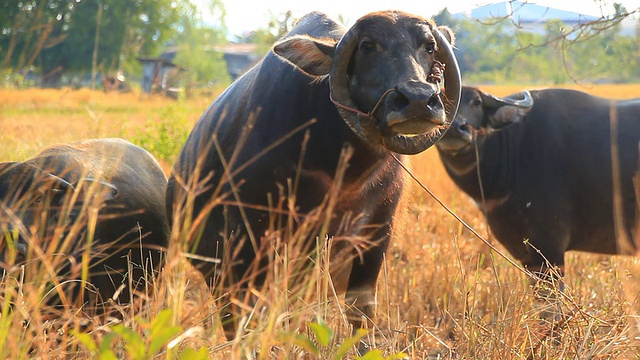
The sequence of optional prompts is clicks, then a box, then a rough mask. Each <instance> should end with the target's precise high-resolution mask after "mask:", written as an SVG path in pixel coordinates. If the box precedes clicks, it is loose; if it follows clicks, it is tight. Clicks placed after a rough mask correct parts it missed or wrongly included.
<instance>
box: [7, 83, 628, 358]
mask: <svg viewBox="0 0 640 360" xmlns="http://www.w3.org/2000/svg"><path fill="white" fill-rule="evenodd" d="M480 87H481V88H482V89H483V90H486V91H488V92H491V93H494V94H496V95H507V94H509V93H511V92H515V91H520V90H522V89H523V88H525V87H524V86H520V87H518V86H509V87H500V86H480ZM571 87H573V88H578V89H580V90H582V91H586V92H589V93H592V94H596V95H601V96H607V97H610V98H617V99H622V98H633V97H638V98H640V85H620V86H613V85H608V86H602V85H594V86H586V85H573V86H571ZM538 88H539V87H538ZM212 98H213V95H205V96H198V97H195V98H192V99H189V100H186V101H184V102H183V103H176V102H174V101H172V100H168V99H165V98H162V97H144V96H140V95H139V94H135V93H131V94H104V93H102V92H97V91H95V92H94V91H88V90H80V91H72V90H24V91H16V90H0V143H2V145H3V146H2V148H1V149H0V161H10V160H14V161H15V160H22V159H25V158H27V157H28V156H31V155H33V154H35V153H36V152H37V151H39V150H40V149H41V148H42V147H44V146H46V145H49V144H53V143H58V142H69V141H74V140H80V139H84V138H91V137H112V136H117V137H123V138H126V139H130V140H132V139H136V138H139V137H140V136H141V135H140V134H141V133H144V132H145V131H147V130H148V129H149V128H152V127H153V126H154V124H159V123H162V122H167V121H169V122H171V121H173V120H172V119H171V117H172V116H180V117H182V118H183V119H182V120H183V121H184V123H185V124H186V125H185V126H187V127H188V126H191V125H193V123H194V122H195V121H196V120H197V118H198V117H199V115H200V113H202V112H203V111H204V109H205V108H206V107H207V105H208V104H209V102H210V101H211V99H212ZM176 109H177V110H176ZM176 114H177V115H176ZM163 165H165V169H166V170H167V171H169V170H170V163H169V162H168V161H165V162H164V164H163ZM412 169H413V172H414V173H415V174H416V176H417V178H418V179H420V181H422V182H423V183H424V184H425V185H426V186H427V187H428V188H429V189H430V190H431V191H433V193H435V194H436V195H437V196H438V197H439V198H440V199H441V200H442V201H443V202H444V203H445V204H446V205H447V206H449V207H450V208H451V209H452V210H453V211H454V212H455V213H456V214H458V215H459V216H460V217H461V218H462V219H464V220H465V221H466V222H467V223H468V224H470V225H471V226H472V227H473V228H475V229H476V230H477V231H478V232H479V233H480V234H481V235H482V236H483V237H484V238H486V239H488V241H489V242H492V243H493V244H494V245H495V246H496V247H497V249H498V250H499V251H498V252H495V251H491V250H490V249H489V247H488V246H487V245H486V244H485V243H483V242H482V241H481V240H480V239H478V238H477V237H475V236H474V235H473V234H472V233H471V232H469V231H468V230H466V229H465V228H464V227H463V225H462V224H461V223H460V222H459V221H457V220H456V219H455V218H454V217H453V216H451V215H450V214H449V213H448V212H447V211H446V210H444V209H443V208H442V206H440V205H439V204H438V203H437V202H436V201H434V199H433V198H432V197H431V196H430V195H429V194H427V193H426V192H425V191H424V190H422V189H421V188H420V187H419V186H418V185H417V184H415V183H413V184H412V185H411V187H410V189H409V190H408V191H407V192H406V196H405V198H404V211H403V212H402V213H401V214H399V219H400V221H399V225H398V226H397V227H396V228H395V230H394V240H393V244H392V246H391V248H390V250H389V252H388V253H387V259H386V263H385V265H384V268H383V271H382V273H381V276H380V279H379V282H378V295H377V303H378V308H377V313H378V318H377V319H376V326H375V327H374V328H373V329H371V331H370V332H369V334H368V335H367V336H368V341H369V343H371V344H373V346H374V348H375V349H378V350H379V351H380V353H378V354H377V355H379V356H378V357H374V356H371V357H369V359H383V358H384V356H390V358H391V356H392V355H394V354H395V355H399V354H400V353H404V355H405V356H406V357H407V358H412V359H633V358H636V359H637V358H640V331H639V328H638V326H639V325H640V322H639V321H638V315H639V314H640V299H638V295H639V294H640V292H639V289H640V264H639V263H638V261H637V260H636V259H635V258H631V257H609V256H600V255H590V254H578V253H570V254H568V257H567V266H566V272H567V277H566V287H567V289H566V293H565V296H563V297H562V308H563V313H564V316H563V317H562V319H561V320H559V321H557V322H554V323H551V322H548V321H545V320H541V319H539V318H538V317H537V311H536V309H539V304H536V303H534V301H533V299H532V297H531V289H530V288H529V286H528V281H527V276H526V275H525V274H524V273H523V272H522V271H521V269H519V268H518V267H517V266H514V265H513V264H511V263H510V262H509V261H507V260H506V259H505V257H506V258H509V255H508V254H507V253H506V252H504V251H503V250H502V248H501V247H500V246H499V244H497V242H495V241H492V240H491V234H490V233H489V231H488V229H487V226H486V225H485V223H484V221H483V218H482V215H481V214H480V213H479V211H477V209H476V208H475V205H474V204H473V203H472V202H471V200H470V199H469V198H467V197H466V196H465V195H464V194H463V193H461V192H460V191H459V190H458V189H457V188H456V187H455V185H453V183H452V182H451V181H450V180H449V178H448V177H447V175H446V173H445V172H444V169H443V167H442V165H441V164H440V161H439V159H438V155H437V153H436V151H435V149H430V150H428V151H426V152H425V153H423V154H420V155H417V156H414V157H413V159H412ZM278 255H282V254H281V253H278ZM277 258H278V261H275V262H274V263H275V265H274V269H272V270H273V273H274V274H276V275H278V276H276V278H277V280H275V282H274V284H273V285H272V286H270V287H269V289H268V290H266V292H265V293H262V294H260V296H261V298H262V300H263V301H264V302H265V303H266V304H269V306H268V307H266V308H263V309H262V311H261V312H259V313H256V314H254V316H253V318H252V319H251V322H250V326H249V327H248V329H247V330H246V332H245V334H244V335H245V336H244V338H243V340H242V341H236V342H226V340H225V339H224V337H223V335H222V332H221V331H220V326H219V321H218V320H217V319H216V316H215V315H216V309H215V308H214V307H213V306H212V299H211V296H209V295H208V292H207V291H206V288H204V287H203V284H202V283H201V282H199V278H198V277H197V276H196V275H194V272H193V270H192V269H190V268H189V265H188V264H187V262H186V261H184V257H183V255H182V254H181V253H180V248H179V246H177V245H175V244H172V246H171V247H170V249H169V252H168V261H167V264H166V267H165V272H164V274H163V275H162V276H160V277H159V278H158V279H156V281H155V282H154V283H155V288H154V290H153V293H154V296H153V297H152V298H151V299H149V300H148V301H146V302H144V303H143V305H142V309H141V310H137V311H134V310H133V308H128V307H123V308H122V313H123V314H124V316H123V319H122V320H116V319H109V320H108V321H107V322H106V323H99V322H98V321H97V320H91V321H89V323H87V321H86V319H85V318H84V317H83V315H82V314H81V313H74V312H70V311H68V312H66V313H64V314H62V315H61V316H59V317H57V318H54V319H52V318H49V317H46V316H44V314H42V312H43V311H42V310H43V309H42V308H41V306H39V305H38V299H37V296H33V295H32V294H29V291H30V289H32V287H31V286H28V285H30V284H22V283H20V278H17V279H16V278H10V277H6V276H5V277H4V278H3V279H2V281H1V282H0V286H1V288H0V296H2V299H3V301H2V303H1V304H0V358H33V357H37V358H43V359H44V358H69V357H72V358H97V357H98V356H100V355H101V354H102V355H103V356H104V357H105V358H108V355H109V354H110V353H109V352H110V351H111V353H114V354H116V355H118V357H120V358H131V359H133V358H139V359H145V358H151V357H157V358H172V359H173V358H180V356H182V358H185V359H186V358H194V359H195V358H207V357H208V358H214V359H229V358H243V357H253V356H257V357H259V358H265V359H268V358H277V359H294V358H308V359H313V358H322V359H325V358H333V357H334V356H336V354H338V351H339V345H340V344H343V343H348V342H349V340H350V339H349V338H350V330H348V328H347V326H346V325H345V322H344V319H343V318H342V317H341V316H340V314H341V312H342V311H343V310H344V304H340V302H339V301H334V300H335V296H333V295H332V292H331V290H330V286H328V284H327V281H326V277H325V276H323V275H322V274H324V273H325V272H324V270H325V269H324V268H323V267H322V264H318V265H317V266H316V267H315V268H314V270H313V271H314V274H313V275H315V276H312V280H309V281H305V286H300V285H299V284H298V283H295V282H294V281H289V280H291V276H292V275H291V273H290V269H291V268H292V267H291V263H290V262H291V258H290V257H289V256H282V257H281V258H279V257H277ZM16 289H17V290H16ZM10 301H11V303H13V305H12V307H10V306H9V302H10ZM162 309H170V310H171V311H170V312H169V313H167V312H163V313H161V310H162ZM159 313H160V314H162V315H161V316H160V317H158V314H159ZM154 319H155V320H156V322H155V323H154ZM158 319H161V320H162V321H160V320H158ZM118 322H121V323H122V324H123V325H124V328H125V330H123V329H122V327H118V325H115V324H116V323H118ZM315 322H323V323H326V324H327V328H329V329H332V330H333V331H334V332H335V336H334V337H333V338H332V339H331V340H330V341H329V345H327V346H322V345H319V342H322V341H321V340H320V337H321V336H317V335H318V334H317V333H316V332H314V331H313V330H312V328H313V325H309V323H315ZM168 329H172V331H173V330H175V331H174V332H171V331H169V330H168ZM163 331H164V332H163ZM83 334H87V335H83ZM165 335H166V336H165ZM121 339H126V341H122V340H121ZM308 340H312V341H313V342H314V343H315V345H317V352H316V350H313V349H311V348H306V349H307V350H303V349H305V347H304V346H303V345H304V344H307V343H308ZM158 344H159V345H158ZM100 345H103V347H101V346H100ZM158 349H159V350H158ZM197 349H201V352H199V353H196V352H195V350H197ZM309 349H311V350H309ZM145 351H146V353H145ZM314 352H316V353H315V354H314ZM136 354H138V355H136ZM198 356H200V357H198ZM347 357H348V358H353V357H355V355H354V352H353V350H351V351H350V352H349V355H348V356H347Z"/></svg>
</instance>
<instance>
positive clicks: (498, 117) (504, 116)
mask: <svg viewBox="0 0 640 360" xmlns="http://www.w3.org/2000/svg"><path fill="white" fill-rule="evenodd" d="M529 110H531V108H522V107H517V106H503V107H501V108H499V109H498V110H497V111H496V112H495V114H493V115H492V116H490V117H489V122H490V124H491V127H492V128H494V129H500V128H503V127H505V126H507V125H509V124H513V123H517V122H519V121H520V120H522V119H523V118H524V117H525V116H526V115H527V113H528V112H529Z"/></svg>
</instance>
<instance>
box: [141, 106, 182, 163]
mask: <svg viewBox="0 0 640 360" xmlns="http://www.w3.org/2000/svg"><path fill="white" fill-rule="evenodd" d="M189 129H190V128H189V126H188V124H187V109H186V106H185V104H184V102H183V101H179V102H177V103H175V104H171V105H169V106H168V107H167V108H166V109H165V111H164V112H163V113H162V115H161V117H160V121H159V122H157V121H147V122H146V126H145V129H144V130H138V131H137V134H136V135H135V136H134V138H133V140H132V142H133V143H135V144H137V145H139V146H141V147H143V148H145V149H147V150H148V151H149V152H151V153H152V154H153V155H154V156H155V157H157V158H158V159H162V160H165V161H168V162H171V163H172V162H173V161H174V160H175V158H176V156H177V155H178V152H179V151H180V148H181V147H182V144H184V143H185V141H186V140H187V137H188V136H189Z"/></svg>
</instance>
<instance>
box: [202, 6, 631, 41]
mask: <svg viewBox="0 0 640 360" xmlns="http://www.w3.org/2000/svg"><path fill="white" fill-rule="evenodd" d="M614 1H615V2H619V3H622V4H623V5H625V7H626V8H627V10H631V9H636V8H638V7H640V1H639V0H528V2H530V3H537V4H539V5H544V6H552V7H556V8H559V9H564V10H570V11H576V12H580V13H583V14H587V15H595V16H600V15H601V14H602V11H601V7H603V8H604V10H605V12H606V11H610V10H611V9H612V8H613V6H612V4H613V2H614ZM193 2H195V3H199V2H200V3H204V2H206V0H194V1H193ZM222 2H223V4H224V6H225V9H226V11H227V16H226V23H227V28H228V29H229V32H230V35H232V36H234V35H236V36H240V35H242V34H243V33H245V32H247V31H251V30H254V29H257V28H261V27H265V26H266V25H267V24H268V23H269V20H270V19H271V14H273V15H275V16H277V15H280V14H283V13H285V12H286V11H287V10H291V11H292V13H293V16H294V17H300V16H302V15H304V14H306V13H308V12H311V11H314V10H319V11H322V12H325V13H327V14H328V15H329V16H331V17H333V18H337V17H338V15H342V16H343V18H344V20H345V22H346V25H351V24H352V23H353V22H355V20H357V19H358V18H360V17H361V16H363V15H365V14H367V13H369V12H372V11H378V10H388V9H396V10H403V11H407V12H410V13H414V14H417V15H421V16H424V17H431V16H432V15H434V14H436V13H438V12H439V11H440V10H442V9H443V8H445V7H447V8H448V9H449V12H451V13H457V12H462V11H465V10H469V9H472V8H474V7H477V6H480V5H486V4H488V3H492V2H497V1H496V0H493V1H491V0H435V1H434V0H364V1H363V0H222Z"/></svg>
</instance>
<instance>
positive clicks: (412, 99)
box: [274, 11, 460, 154]
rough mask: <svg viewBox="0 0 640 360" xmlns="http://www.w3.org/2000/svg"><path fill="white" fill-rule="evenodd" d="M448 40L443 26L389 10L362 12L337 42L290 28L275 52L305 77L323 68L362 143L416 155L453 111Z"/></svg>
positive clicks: (456, 76)
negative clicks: (363, 13)
mask: <svg viewBox="0 0 640 360" xmlns="http://www.w3.org/2000/svg"><path fill="white" fill-rule="evenodd" d="M452 42H453V34H452V33H451V32H450V30H449V29H448V28H440V29H438V28H436V26H435V24H434V23H433V22H431V21H429V20H426V19H423V18H420V17H416V16H414V15H410V14H406V13H402V12H396V11H390V12H380V13H373V14H370V15H367V16H365V17H363V18H361V19H360V20H358V21H357V22H356V24H355V25H353V27H351V28H350V29H349V30H348V31H347V32H346V33H345V35H344V36H343V37H342V38H341V39H340V40H339V42H336V40H333V39H327V38H312V37H310V36H305V35H296V36H292V37H289V38H286V39H284V40H282V41H281V42H279V43H278V44H276V45H275V46H274V52H275V53H276V54H277V55H279V56H281V57H282V58H284V59H286V60H288V61H289V62H291V63H292V64H293V65H294V66H295V67H297V68H298V69H300V70H302V71H304V72H305V73H307V74H309V75H311V76H314V77H322V76H326V75H328V76H329V82H330V86H331V98H332V101H333V102H334V104H335V105H336V108H337V109H338V111H339V113H340V115H341V117H342V118H343V119H344V120H345V122H346V123H347V125H348V126H349V127H350V128H351V129H352V130H353V131H354V132H355V133H356V134H357V135H358V136H359V137H360V138H361V139H363V140H364V141H365V142H367V143H369V144H371V145H372V146H373V147H374V148H375V149H377V150H380V151H382V150H385V149H388V150H391V151H394V152H397V153H401V154H415V153H419V152H421V151H423V150H425V149H427V148H428V147H430V146H431V145H433V144H434V143H435V142H436V141H437V140H438V139H439V138H440V137H441V136H442V135H443V134H444V132H445V131H446V130H447V128H448V127H449V125H450V123H451V121H452V120H453V118H454V116H455V112H456V109H457V106H458V102H459V96H460V73H459V70H458V65H457V62H456V60H455V57H454V55H453V51H452V49H451V43H452ZM445 84H446V86H445Z"/></svg>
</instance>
